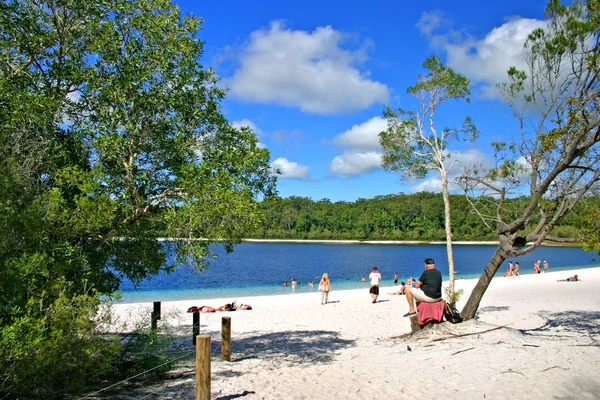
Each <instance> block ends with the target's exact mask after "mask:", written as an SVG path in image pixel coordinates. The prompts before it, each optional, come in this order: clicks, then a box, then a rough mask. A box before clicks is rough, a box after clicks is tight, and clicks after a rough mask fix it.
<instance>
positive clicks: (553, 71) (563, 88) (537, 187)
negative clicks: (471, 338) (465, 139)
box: [459, 0, 600, 319]
mask: <svg viewBox="0 0 600 400" xmlns="http://www.w3.org/2000/svg"><path fill="white" fill-rule="evenodd" d="M546 18H547V21H546V24H545V27H544V28H538V29H536V30H534V31H533V32H531V34H530V35H529V36H528V38H527V41H526V42H525V45H524V48H525V52H524V55H525V58H526V59H525V63H524V65H525V66H526V69H525V70H524V71H520V70H518V69H516V68H510V69H509V70H508V82H507V83H504V84H501V85H499V88H500V92H501V94H502V95H503V97H504V98H505V100H506V102H507V103H508V105H509V106H510V107H511V109H512V111H513V114H514V116H515V118H516V119H517V122H518V124H517V126H518V129H519V133H518V134H515V135H514V136H515V137H518V138H519V140H518V141H517V142H515V143H512V144H511V146H509V147H508V148H506V147H504V148H500V147H496V149H500V150H501V151H498V152H497V153H496V160H495V165H494V166H492V167H487V168H484V167H483V166H478V167H476V168H471V169H470V170H466V171H465V173H464V175H463V177H462V179H460V180H459V182H460V183H461V185H462V186H463V188H464V189H465V191H466V192H467V193H468V194H469V196H470V197H471V201H472V203H473V205H474V206H475V208H476V209H477V212H478V214H479V215H480V216H482V218H483V219H485V220H486V221H488V224H489V225H490V226H492V227H494V229H495V230H496V233H497V237H498V240H499V243H500V245H499V246H498V249H497V250H496V253H495V254H494V255H493V256H492V258H491V259H490V261H489V262H488V265H487V266H486V269H485V271H484V273H483V274H482V275H481V278H480V280H479V282H478V283H477V285H476V287H475V289H474V290H473V292H472V294H471V296H470V298H469V300H468V302H467V304H466V305H465V309H463V317H465V318H466V319H470V318H473V317H474V316H475V313H476V311H477V308H478V306H479V302H480V300H481V297H482V296H483V293H484V292H485V290H486V289H487V287H488V285H489V282H490V279H491V277H492V276H494V274H495V273H496V271H497V270H498V268H499V266H500V265H501V263H502V261H503V260H505V259H507V258H513V257H518V256H520V255H524V254H528V253H530V252H531V251H533V250H534V249H535V248H536V247H538V246H539V245H540V244H541V243H542V242H543V241H544V240H548V239H552V240H560V239H564V236H572V235H575V234H578V235H579V236H581V235H582V234H583V235H585V236H586V239H585V240H586V248H588V249H597V248H599V247H600V246H598V244H597V239H598V236H597V234H595V233H594V232H596V231H597V229H596V228H595V226H594V220H593V219H584V220H583V221H586V222H584V223H581V221H582V220H579V221H580V223H573V222H571V223H570V224H571V225H572V229H567V228H560V227H561V224H562V223H563V221H564V220H567V219H568V218H569V215H570V214H573V213H576V212H577V211H578V207H579V208H581V207H584V205H585V203H587V202H588V200H591V201H597V188H598V184H599V181H600V152H599V143H600V135H599V126H600V113H599V110H600V92H599V91H600V81H599V78H600V76H599V72H600V69H599V68H598V62H599V60H600V58H599V57H600V26H599V19H598V1H597V0H590V1H588V2H587V3H584V2H581V1H575V2H573V3H571V4H570V5H563V4H561V2H560V1H558V0H551V1H550V2H549V3H548V5H547V7H546ZM517 160H518V162H517ZM524 191H527V192H528V194H529V196H528V198H526V199H523V201H521V202H510V203H509V202H507V199H508V197H509V196H511V195H513V194H514V193H516V192H521V193H523V192H524ZM590 194H593V195H594V196H590ZM588 196H589V197H588ZM481 197H486V198H488V197H493V198H495V199H497V201H496V202H495V204H492V203H490V202H487V201H484V202H480V201H479V200H478V199H479V198H481ZM482 205H483V206H482ZM582 205H583V206H582ZM592 210H593V208H592ZM585 215H586V216H588V218H589V216H593V215H594V212H593V211H590V210H585ZM592 218H593V217H592Z"/></svg>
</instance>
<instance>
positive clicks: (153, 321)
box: [150, 301, 160, 331]
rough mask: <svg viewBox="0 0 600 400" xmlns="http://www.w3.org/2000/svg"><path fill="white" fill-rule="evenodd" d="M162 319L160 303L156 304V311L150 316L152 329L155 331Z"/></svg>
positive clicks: (156, 302)
mask: <svg viewBox="0 0 600 400" xmlns="http://www.w3.org/2000/svg"><path fill="white" fill-rule="evenodd" d="M159 319H160V301H155V302H154V309H153V310H152V314H151V316H150V328H151V329H152V330H153V331H155V330H156V329H157V327H158V320H159Z"/></svg>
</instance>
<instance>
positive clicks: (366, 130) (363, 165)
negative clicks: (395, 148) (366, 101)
mask: <svg viewBox="0 0 600 400" xmlns="http://www.w3.org/2000/svg"><path fill="white" fill-rule="evenodd" d="M386 128H387V122H386V120H385V119H383V118H381V117H373V118H371V119H370V120H368V121H366V122H363V123H362V124H358V125H354V126H353V127H352V128H350V129H348V130H347V131H345V132H342V133H340V134H339V135H337V136H336V137H335V138H333V140H332V141H331V143H332V144H334V145H336V146H339V147H342V148H344V149H346V151H345V152H344V153H343V154H341V155H339V156H337V157H335V158H334V159H333V160H332V161H331V163H330V164H329V171H330V172H332V173H334V174H339V175H341V176H342V177H344V178H348V177H350V176H355V175H362V174H368V173H371V172H373V171H376V170H378V169H381V156H382V151H381V146H380V145H379V133H380V132H381V131H384V130H385V129H386Z"/></svg>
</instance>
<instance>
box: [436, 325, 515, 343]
mask: <svg viewBox="0 0 600 400" xmlns="http://www.w3.org/2000/svg"><path fill="white" fill-rule="evenodd" d="M507 326H508V325H502V326H497V327H495V328H491V329H486V330H485V331H479V332H471V333H451V334H450V335H452V336H446V337H441V338H436V339H433V340H432V342H439V341H441V340H446V339H453V338H457V337H463V336H471V335H479V334H482V333H488V332H491V331H495V330H498V329H502V328H506V327H507Z"/></svg>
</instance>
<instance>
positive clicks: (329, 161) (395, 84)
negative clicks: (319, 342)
mask: <svg viewBox="0 0 600 400" xmlns="http://www.w3.org/2000/svg"><path fill="white" fill-rule="evenodd" d="M174 2H175V3H176V4H177V5H178V6H179V7H180V8H181V9H182V11H183V12H184V13H189V14H193V15H195V16H198V17H201V18H202V19H203V20H204V21H205V22H204V25H203V30H202V32H201V33H200V38H201V39H202V40H204V41H205V42H206V43H205V48H204V55H203V58H202V60H201V61H202V64H203V65H204V67H207V68H208V67H210V68H212V69H214V70H215V71H216V73H217V75H218V76H219V77H221V79H222V81H221V84H222V85H224V86H226V87H227V88H228V90H229V92H228V95H227V97H226V100H225V101H224V103H223V112H224V114H225V116H226V117H227V118H228V119H229V120H230V121H232V123H234V125H238V126H242V125H244V126H250V127H251V128H252V129H253V130H254V131H255V132H256V133H257V135H258V137H259V140H260V142H261V144H262V145H264V146H265V147H267V148H268V149H269V150H270V152H271V162H272V165H275V166H277V167H278V168H279V169H280V170H281V172H282V176H281V177H280V178H279V179H278V185H277V186H278V190H279V195H280V196H282V197H289V196H303V197H310V198H312V199H313V200H320V199H324V198H327V199H330V200H331V201H354V200H356V199H358V198H372V197H374V196H377V195H385V194H391V193H399V192H404V193H414V192H418V191H422V190H429V191H436V192H437V191H440V186H439V179H438V177H437V176H436V174H435V173H432V174H431V175H430V176H428V177H427V178H426V179H423V180H420V181H411V182H403V181H400V179H399V176H398V174H397V173H394V172H387V171H384V170H382V169H381V159H380V156H381V148H380V147H379V144H378V136H377V135H378V133H379V132H380V131H381V130H384V129H385V126H386V123H385V121H384V120H383V119H382V118H381V116H382V111H383V108H384V106H385V105H390V106H392V107H393V108H397V107H401V108H404V109H411V108H413V107H414V106H415V105H416V103H415V100H414V98H412V96H409V95H407V94H406V88H407V87H409V86H411V85H414V84H415V83H416V79H417V76H418V74H419V73H422V72H424V71H423V68H422V67H421V64H422V63H423V61H424V60H425V59H426V58H427V57H428V56H429V55H437V56H438V57H440V58H442V59H443V60H444V61H445V62H446V63H447V64H448V65H449V66H450V67H452V68H453V69H454V70H455V71H457V72H460V73H462V74H464V75H465V76H467V78H469V79H470V80H471V82H472V88H473V94H472V96H471V103H465V102H452V103H447V104H444V105H442V107H441V108H440V110H439V112H438V114H437V120H436V125H437V127H438V128H440V129H441V128H443V127H448V126H459V125H460V123H461V122H462V120H463V119H464V118H465V117H466V116H470V117H471V118H473V120H474V121H475V123H476V125H477V128H478V129H479V131H480V132H481V137H480V138H479V140H478V141H477V142H475V143H468V144H464V145H460V146H456V145H455V146H452V150H454V151H456V152H457V155H456V157H458V158H461V159H465V160H486V159H488V160H489V159H490V156H489V155H490V154H491V152H490V143H491V142H493V141H510V140H511V138H513V137H515V135H516V134H517V133H518V126H517V122H516V120H515V119H514V118H513V117H512V114H511V110H510V109H509V107H508V106H507V105H506V104H505V103H504V101H503V100H502V99H501V98H500V97H499V95H498V92H497V90H496V89H495V84H496V83H499V82H502V81H503V80H505V77H506V70H507V69H508V67H510V66H512V65H515V66H523V58H522V49H523V42H524V40H525V38H526V37H527V34H528V33H529V32H531V31H532V30H533V29H534V28H536V27H540V26H543V16H544V9H545V7H546V1H537V0H527V1H514V0H508V1H498V2H487V1H416V2H401V1H378V0H374V1H364V0H363V1H327V0H322V1H312V0H304V1H301V2H300V1H281V0H279V1H223V2H218V1H198V0H174Z"/></svg>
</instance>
